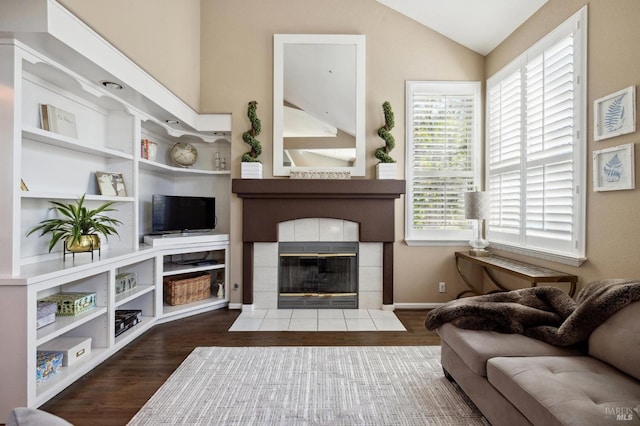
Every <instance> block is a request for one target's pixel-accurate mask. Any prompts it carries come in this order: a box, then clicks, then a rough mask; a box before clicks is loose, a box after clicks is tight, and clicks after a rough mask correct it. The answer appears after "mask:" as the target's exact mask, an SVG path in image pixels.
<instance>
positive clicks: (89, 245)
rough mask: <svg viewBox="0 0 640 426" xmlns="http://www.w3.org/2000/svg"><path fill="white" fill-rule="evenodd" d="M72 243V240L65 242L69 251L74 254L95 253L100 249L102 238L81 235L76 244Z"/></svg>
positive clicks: (68, 239) (94, 235)
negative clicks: (94, 251)
mask: <svg viewBox="0 0 640 426" xmlns="http://www.w3.org/2000/svg"><path fill="white" fill-rule="evenodd" d="M70 243H71V238H67V239H66V240H65V242H64V244H65V247H66V248H67V251H70V252H72V253H81V252H86V251H93V250H97V249H99V248H100V237H98V235H97V234H91V235H81V236H80V238H78V240H77V241H76V242H75V243H74V244H70Z"/></svg>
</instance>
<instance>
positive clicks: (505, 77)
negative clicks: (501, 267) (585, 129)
mask: <svg viewBox="0 0 640 426" xmlns="http://www.w3.org/2000/svg"><path fill="white" fill-rule="evenodd" d="M570 23H571V25H568V24H567V23H565V24H563V25H561V27H559V28H558V30H556V31H555V32H554V33H552V35H551V36H549V37H547V38H546V39H544V40H543V41H541V42H540V43H539V44H537V45H535V46H534V47H532V48H531V49H530V50H529V51H527V52H526V53H525V54H524V55H523V56H521V57H520V58H519V59H518V60H517V61H515V62H514V63H512V64H511V65H509V66H508V67H507V68H505V69H504V70H502V71H500V72H499V73H498V74H496V76H494V77H492V78H491V79H490V80H489V81H488V82H487V160H488V167H487V182H488V187H489V191H490V198H491V215H490V220H489V225H488V235H489V239H490V241H491V242H497V243H502V244H505V245H512V246H517V247H523V248H526V249H531V250H539V251H550V252H554V253H558V254H560V255H567V256H571V257H576V256H583V255H584V253H583V247H584V241H583V240H584V238H583V235H584V231H581V228H582V227H583V226H584V225H583V224H584V220H583V217H584V202H583V197H582V195H581V194H580V187H581V185H582V184H583V179H582V175H581V172H582V170H583V169H584V166H585V159H584V155H583V153H584V148H583V147H582V146H581V145H580V144H581V142H580V139H579V135H580V129H581V126H583V122H584V120H583V112H582V111H583V110H584V106H583V105H584V94H583V88H582V87H581V85H580V75H581V73H582V68H581V67H582V66H583V65H582V64H583V62H584V58H583V57H582V56H581V54H580V52H579V50H578V48H577V46H578V45H579V43H583V42H584V41H581V40H579V39H577V36H576V34H577V33H578V31H579V29H580V25H579V23H576V22H570ZM582 144H583V143H582ZM494 245H495V244H494Z"/></svg>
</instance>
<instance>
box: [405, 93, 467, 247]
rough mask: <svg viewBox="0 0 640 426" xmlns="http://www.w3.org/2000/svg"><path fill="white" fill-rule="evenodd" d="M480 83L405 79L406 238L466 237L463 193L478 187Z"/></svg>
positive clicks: (445, 238)
mask: <svg viewBox="0 0 640 426" xmlns="http://www.w3.org/2000/svg"><path fill="white" fill-rule="evenodd" d="M479 110H480V83H478V82H419V81H410V82H407V125H406V129H407V163H406V164H407V197H406V199H407V208H406V211H407V221H406V223H407V229H406V235H405V237H406V240H407V242H408V243H412V242H413V243H419V242H421V241H434V242H436V241H437V242H441V241H467V240H469V239H470V238H471V237H472V229H471V227H470V223H469V221H468V220H467V219H465V217H464V193H465V192H468V191H472V190H474V188H476V187H478V186H479V156H478V147H479V143H480V142H479V137H480V131H479V120H480V111H479Z"/></svg>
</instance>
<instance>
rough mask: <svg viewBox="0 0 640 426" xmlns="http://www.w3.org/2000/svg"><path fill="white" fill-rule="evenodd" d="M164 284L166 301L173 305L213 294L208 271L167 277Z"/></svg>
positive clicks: (205, 297)
mask: <svg viewBox="0 0 640 426" xmlns="http://www.w3.org/2000/svg"><path fill="white" fill-rule="evenodd" d="M162 284H163V285H162V290H163V295H164V302H165V303H167V304H169V305H171V306H175V305H182V304H184V303H190V302H195V301H196V300H202V299H207V298H208V297H210V296H211V275H209V274H208V273H206V272H204V273H203V272H194V273H192V274H184V275H174V276H170V277H165V278H164V281H163V283H162Z"/></svg>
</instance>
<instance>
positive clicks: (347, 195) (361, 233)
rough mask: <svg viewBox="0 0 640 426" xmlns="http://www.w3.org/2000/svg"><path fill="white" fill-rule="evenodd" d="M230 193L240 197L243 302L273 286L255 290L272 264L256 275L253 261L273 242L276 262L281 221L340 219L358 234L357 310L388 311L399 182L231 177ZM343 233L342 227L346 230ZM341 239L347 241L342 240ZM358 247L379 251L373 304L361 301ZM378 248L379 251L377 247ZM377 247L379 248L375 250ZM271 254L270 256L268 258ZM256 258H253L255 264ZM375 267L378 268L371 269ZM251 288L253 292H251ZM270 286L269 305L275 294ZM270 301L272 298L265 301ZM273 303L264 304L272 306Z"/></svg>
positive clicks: (362, 280)
mask: <svg viewBox="0 0 640 426" xmlns="http://www.w3.org/2000/svg"><path fill="white" fill-rule="evenodd" d="M231 185H232V192H233V193H235V194H237V196H238V197H239V198H241V199H242V201H243V202H242V241H243V255H242V263H243V265H242V276H243V278H242V303H243V305H244V306H247V307H249V308H252V307H253V306H254V295H255V294H257V293H260V295H261V296H266V297H267V298H270V297H271V296H267V294H269V293H270V292H271V291H272V290H271V289H270V287H269V289H265V288H256V289H254V285H255V284H256V283H257V282H258V281H256V279H258V278H264V279H263V280H262V281H261V283H260V286H262V285H264V283H265V282H266V283H268V282H269V279H268V276H269V274H270V272H269V271H270V270H271V267H267V268H266V269H265V270H261V271H260V273H259V274H258V273H256V271H255V270H254V268H255V267H256V264H258V263H262V262H263V261H264V254H265V252H266V253H271V252H272V249H271V247H273V246H274V245H275V246H276V248H275V249H274V252H275V253H274V256H273V258H274V263H275V264H276V265H275V266H277V263H278V260H277V257H278V255H277V245H278V241H279V239H278V232H279V228H280V227H281V225H282V224H283V223H291V222H295V221H297V220H300V221H308V220H311V219H310V218H326V219H331V220H344V221H345V223H347V222H348V223H353V224H357V228H358V231H357V234H358V235H356V237H355V238H352V239H350V240H349V241H358V242H359V258H360V262H359V263H360V271H359V275H360V276H359V293H360V294H359V296H360V297H359V299H360V300H359V304H358V307H359V308H360V309H371V308H378V309H379V308H382V309H391V310H393V245H394V241H395V229H394V227H395V218H394V217H395V200H396V199H398V198H400V196H401V195H402V194H404V193H405V185H406V182H405V181H404V180H392V179H390V180H367V179H326V180H325V179H233V180H232V184H231ZM345 229H346V228H345ZM345 232H346V231H345ZM345 241H347V240H346V239H345ZM363 247H364V248H365V250H366V251H367V252H377V253H379V258H380V259H381V261H380V264H381V267H380V269H381V273H380V274H381V278H380V281H381V285H380V287H381V290H380V293H381V294H380V296H379V299H378V301H377V302H375V303H376V305H375V306H373V303H371V302H369V303H368V304H367V305H363V303H362V300H363V293H372V292H371V291H369V292H367V291H364V292H363V287H362V286H363V283H369V282H370V281H371V280H369V279H368V277H366V278H363V276H362V267H363V265H362V260H363V259H364V258H365V257H368V256H363ZM378 247H379V249H378ZM378 250H379V251H378ZM268 257H269V258H271V255H269V256H268ZM254 260H255V261H258V262H256V263H254ZM260 268H262V266H260ZM373 269H376V270H377V268H373ZM254 290H255V291H254ZM276 292H277V289H276V288H275V286H274V288H273V294H274V296H273V298H274V299H273V305H275V304H276V302H275V293H276ZM269 300H271V299H269ZM271 303H272V302H270V301H269V302H268V305H271Z"/></svg>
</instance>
